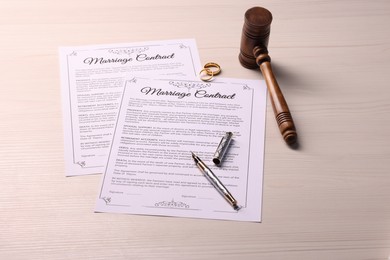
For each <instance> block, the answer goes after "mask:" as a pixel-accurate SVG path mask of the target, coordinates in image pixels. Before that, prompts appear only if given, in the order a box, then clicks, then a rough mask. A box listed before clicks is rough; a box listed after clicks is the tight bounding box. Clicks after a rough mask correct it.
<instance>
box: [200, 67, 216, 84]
mask: <svg viewBox="0 0 390 260" xmlns="http://www.w3.org/2000/svg"><path fill="white" fill-rule="evenodd" d="M203 72H205V73H203ZM199 76H200V79H201V80H203V81H210V80H212V79H213V78H214V72H213V71H212V70H211V69H209V68H204V69H202V70H201V71H200V72H199ZM205 76H208V77H205Z"/></svg>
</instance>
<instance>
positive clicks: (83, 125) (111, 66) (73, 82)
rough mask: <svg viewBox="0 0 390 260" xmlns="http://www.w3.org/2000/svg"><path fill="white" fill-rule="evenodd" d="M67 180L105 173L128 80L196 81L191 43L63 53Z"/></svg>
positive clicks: (94, 47) (72, 49)
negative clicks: (176, 78) (132, 78)
mask: <svg viewBox="0 0 390 260" xmlns="http://www.w3.org/2000/svg"><path fill="white" fill-rule="evenodd" d="M60 64H61V83H62V104H63V117H64V120H63V121H64V139H65V144H64V147H65V166H66V169H65V174H66V176H75V175H85V174H94V173H102V172H103V170H104V168H105V165H106V163H107V155H108V149H109V147H110V144H111V140H112V135H113V132H114V126H115V122H116V117H117V113H118V108H119V101H120V98H121V95H122V92H123V86H124V79H125V78H127V77H130V76H135V75H145V76H147V77H155V76H159V77H163V76H165V77H195V76H197V74H198V72H199V70H200V61H199V54H198V50H197V47H196V43H195V41H194V40H192V39H181V40H168V41H154V42H138V43H125V44H110V45H92V46H81V47H62V48H60Z"/></svg>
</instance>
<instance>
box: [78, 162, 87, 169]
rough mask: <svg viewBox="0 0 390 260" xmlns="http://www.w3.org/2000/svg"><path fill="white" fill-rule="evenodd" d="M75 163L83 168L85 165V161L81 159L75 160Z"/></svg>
mask: <svg viewBox="0 0 390 260" xmlns="http://www.w3.org/2000/svg"><path fill="white" fill-rule="evenodd" d="M76 164H77V165H80V166H81V168H84V167H85V166H86V163H85V161H81V162H76Z"/></svg>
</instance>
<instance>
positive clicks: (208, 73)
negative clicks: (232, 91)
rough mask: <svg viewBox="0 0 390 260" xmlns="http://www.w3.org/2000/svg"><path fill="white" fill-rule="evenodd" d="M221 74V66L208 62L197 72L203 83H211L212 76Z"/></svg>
mask: <svg viewBox="0 0 390 260" xmlns="http://www.w3.org/2000/svg"><path fill="white" fill-rule="evenodd" d="M219 73H221V66H219V65H218V64H217V63H215V62H208V63H206V64H205V65H204V66H203V69H202V70H201V71H200V72H199V76H200V79H201V80H203V81H211V80H213V78H214V76H216V75H218V74H219Z"/></svg>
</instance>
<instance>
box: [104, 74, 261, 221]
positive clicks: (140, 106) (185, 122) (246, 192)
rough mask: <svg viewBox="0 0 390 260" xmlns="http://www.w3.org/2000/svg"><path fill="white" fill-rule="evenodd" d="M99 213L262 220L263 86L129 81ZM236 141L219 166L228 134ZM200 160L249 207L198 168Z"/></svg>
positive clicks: (225, 82)
mask: <svg viewBox="0 0 390 260" xmlns="http://www.w3.org/2000/svg"><path fill="white" fill-rule="evenodd" d="M122 97H123V99H122V101H121V104H120V112H119V115H118V121H117V124H116V128H115V134H114V138H113V143H112V146H111V150H110V154H109V160H108V165H107V168H106V170H105V173H104V175H103V180H102V187H101V191H100V194H99V198H98V200H97V206H96V211H97V212H117V213H131V214H148V215H162V216H177V217H193V218H211V219H226V220H240V221H261V201H262V181H263V157H264V131H265V111H266V86H265V83H264V82H263V81H260V80H237V79H236V80H233V79H219V80H218V81H215V82H214V81H213V82H210V83H206V82H202V81H197V80H194V81H188V80H178V79H175V80H173V79H171V80H169V79H165V80H157V79H140V78H133V79H131V80H127V81H126V82H125V88H124V94H123V95H122ZM229 131H230V132H233V140H232V142H231V144H230V147H229V149H228V151H227V155H226V156H225V159H224V161H223V162H222V165H221V166H219V167H217V166H215V165H213V163H212V157H213V154H214V152H215V150H216V148H217V146H218V144H219V142H220V140H221V138H222V137H223V136H224V134H225V132H229ZM191 151H193V152H194V153H195V154H197V155H198V156H199V157H200V158H201V159H202V160H203V161H204V162H205V163H206V164H208V166H209V167H210V168H211V169H212V170H213V172H214V173H215V174H216V175H217V176H218V178H219V179H220V180H221V182H222V183H223V184H224V185H225V186H226V187H227V189H228V190H229V191H230V192H231V193H232V195H233V196H234V197H235V198H236V199H237V201H238V204H239V205H241V206H242V209H241V210H240V211H238V212H237V211H235V210H233V208H232V207H231V206H230V205H229V204H228V203H227V202H226V201H225V200H224V198H223V197H222V196H221V195H220V194H219V193H218V192H217V190H216V189H215V188H214V187H212V186H211V185H210V183H209V182H208V181H207V179H206V178H205V176H203V175H202V173H201V172H200V170H199V169H198V168H197V167H196V165H195V163H194V161H193V160H192V158H191Z"/></svg>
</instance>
